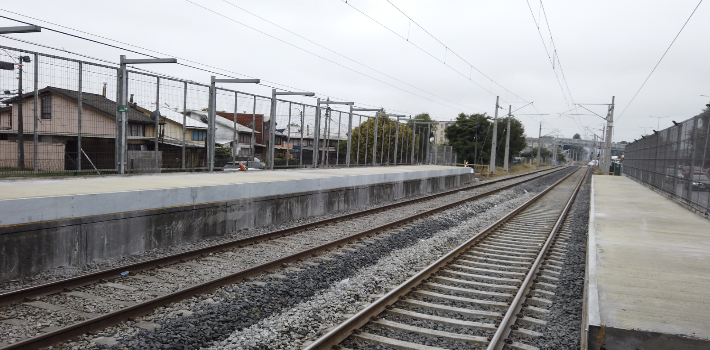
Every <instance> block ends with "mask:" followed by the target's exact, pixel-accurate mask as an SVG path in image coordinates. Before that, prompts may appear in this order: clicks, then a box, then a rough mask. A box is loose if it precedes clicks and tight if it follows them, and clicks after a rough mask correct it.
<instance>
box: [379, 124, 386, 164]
mask: <svg viewBox="0 0 710 350" xmlns="http://www.w3.org/2000/svg"><path fill="white" fill-rule="evenodd" d="M383 117H385V116H384V115H383ZM385 120H386V119H382V146H381V147H382V152H380V165H382V164H384V163H385Z"/></svg>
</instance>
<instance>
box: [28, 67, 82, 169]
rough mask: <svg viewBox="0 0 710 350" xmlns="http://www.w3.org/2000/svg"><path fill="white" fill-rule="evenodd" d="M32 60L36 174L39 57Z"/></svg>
mask: <svg viewBox="0 0 710 350" xmlns="http://www.w3.org/2000/svg"><path fill="white" fill-rule="evenodd" d="M34 59H35V62H34V79H33V80H34V88H35V91H34V150H33V151H34V152H33V153H34V162H33V164H32V168H33V170H34V172H35V173H36V172H37V171H38V170H39V160H38V159H37V157H38V156H39V155H38V154H37V153H38V149H37V148H38V144H39V135H38V134H37V123H38V120H37V102H38V100H39V91H38V85H39V74H38V73H39V55H38V54H36V53H35V54H34ZM79 64H81V62H80V63H79ZM79 68H80V69H81V66H79ZM79 74H81V73H79ZM79 84H81V83H79ZM80 91H81V90H80ZM79 94H81V92H79Z"/></svg>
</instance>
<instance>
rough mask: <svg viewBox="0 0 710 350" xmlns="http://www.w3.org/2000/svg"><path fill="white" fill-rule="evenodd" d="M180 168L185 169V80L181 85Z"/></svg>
mask: <svg viewBox="0 0 710 350" xmlns="http://www.w3.org/2000/svg"><path fill="white" fill-rule="evenodd" d="M182 90H183V91H182V147H181V148H182V169H183V170H185V143H186V140H185V135H186V134H187V127H186V126H185V124H186V123H187V82H184V83H183V87H182Z"/></svg>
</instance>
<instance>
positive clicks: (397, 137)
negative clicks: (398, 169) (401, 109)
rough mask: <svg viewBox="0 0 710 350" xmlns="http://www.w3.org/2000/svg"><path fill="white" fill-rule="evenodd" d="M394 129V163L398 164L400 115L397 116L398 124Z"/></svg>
mask: <svg viewBox="0 0 710 350" xmlns="http://www.w3.org/2000/svg"><path fill="white" fill-rule="evenodd" d="M395 128H396V129H395V131H394V162H393V163H394V165H397V144H398V143H399V117H397V126H396V127H395Z"/></svg>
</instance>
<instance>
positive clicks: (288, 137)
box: [286, 102, 293, 168]
mask: <svg viewBox="0 0 710 350" xmlns="http://www.w3.org/2000/svg"><path fill="white" fill-rule="evenodd" d="M292 109H293V108H292V105H291V102H289V103H288V124H287V125H286V129H287V130H288V135H286V168H288V159H289V158H291V110H292Z"/></svg>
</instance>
